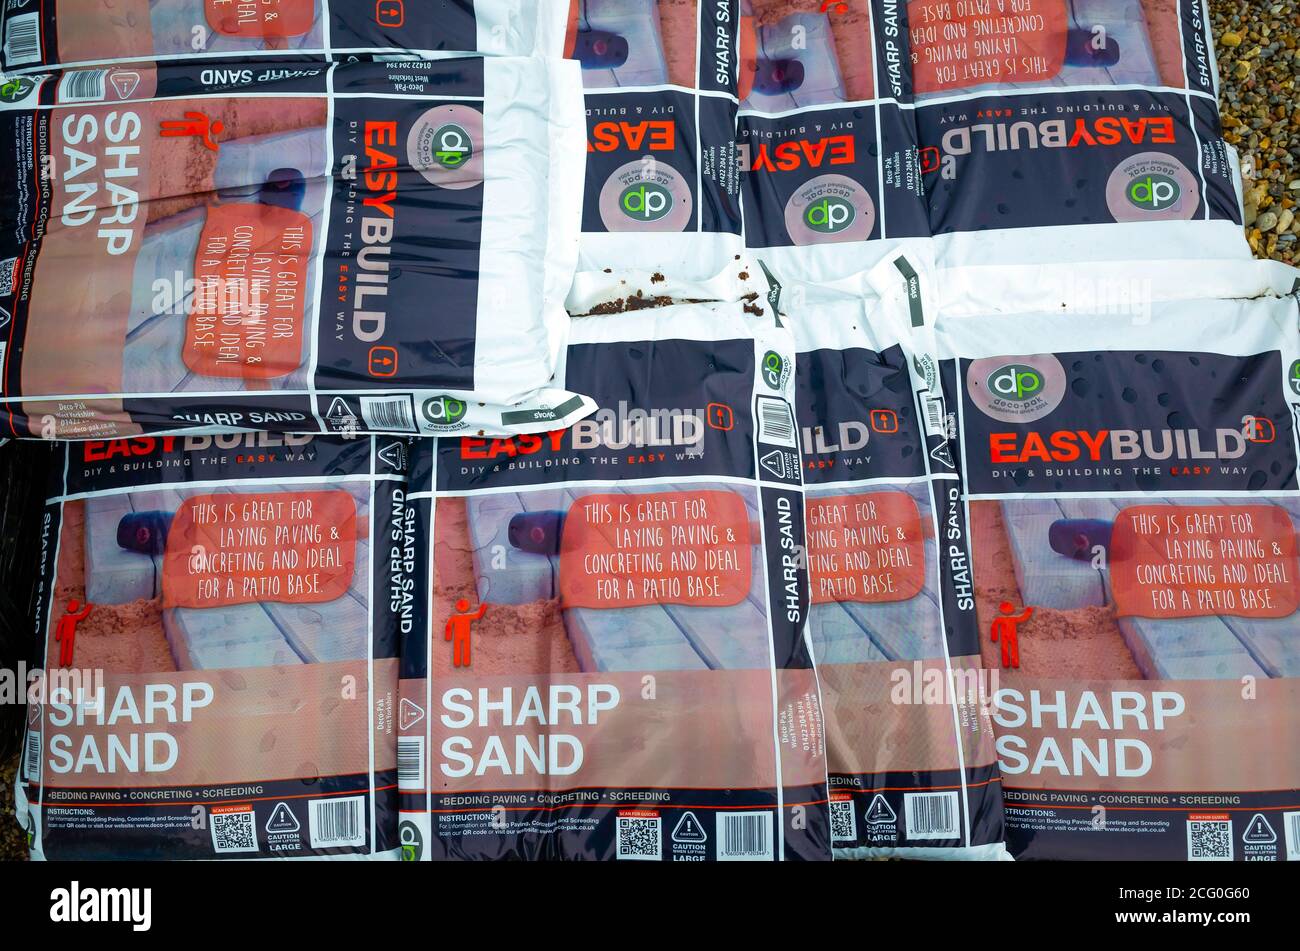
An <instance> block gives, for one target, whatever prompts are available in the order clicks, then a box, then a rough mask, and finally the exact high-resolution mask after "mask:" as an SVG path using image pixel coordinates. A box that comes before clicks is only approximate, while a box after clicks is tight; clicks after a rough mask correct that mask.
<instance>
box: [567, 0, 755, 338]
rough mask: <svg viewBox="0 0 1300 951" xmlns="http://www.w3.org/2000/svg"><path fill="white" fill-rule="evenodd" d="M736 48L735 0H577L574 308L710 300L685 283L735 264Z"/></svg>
mask: <svg viewBox="0 0 1300 951" xmlns="http://www.w3.org/2000/svg"><path fill="white" fill-rule="evenodd" d="M556 2H557V5H558V3H559V2H560V0H556ZM738 48H739V37H738V35H737V17H736V12H735V3H734V2H732V0H571V2H570V23H569V37H568V54H567V55H569V56H570V57H571V58H573V59H575V60H577V62H578V63H579V64H580V65H581V67H582V80H583V85H584V86H585V88H586V105H587V143H586V154H587V187H586V195H585V198H584V201H583V210H582V232H583V235H582V253H581V257H580V259H579V264H578V270H579V276H580V283H579V284H578V285H577V286H576V287H575V290H574V294H573V295H572V296H571V297H570V301H569V309H570V310H571V311H573V312H574V313H585V312H588V311H590V310H592V309H593V308H594V307H596V306H598V305H600V304H606V303H610V302H612V301H614V300H616V299H627V298H629V297H633V298H635V297H638V296H639V297H640V298H654V297H669V298H671V299H673V300H682V299H688V298H693V297H694V298H698V297H702V296H703V295H700V294H698V293H693V292H692V291H690V290H689V289H688V285H691V284H693V283H694V282H699V281H708V280H710V279H713V278H714V277H715V276H716V275H718V274H720V273H722V272H723V271H725V270H727V269H728V268H730V267H731V266H732V264H733V262H735V261H736V260H737V255H739V254H740V252H741V250H742V247H743V245H742V242H741V237H740V183H739V179H738V175H737V171H736V168H737V165H736V74H737V65H736V61H737V55H738ZM614 274H617V275H618V277H617V278H614V277H612V275H614Z"/></svg>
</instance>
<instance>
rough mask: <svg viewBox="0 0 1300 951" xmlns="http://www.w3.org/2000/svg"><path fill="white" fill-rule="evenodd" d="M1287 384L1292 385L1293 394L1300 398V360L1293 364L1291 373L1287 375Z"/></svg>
mask: <svg viewBox="0 0 1300 951" xmlns="http://www.w3.org/2000/svg"><path fill="white" fill-rule="evenodd" d="M1287 382H1288V383H1290V384H1291V392H1292V393H1294V394H1295V395H1296V396H1300V360H1297V361H1296V362H1295V363H1293V364H1291V372H1290V373H1289V374H1288V375H1287Z"/></svg>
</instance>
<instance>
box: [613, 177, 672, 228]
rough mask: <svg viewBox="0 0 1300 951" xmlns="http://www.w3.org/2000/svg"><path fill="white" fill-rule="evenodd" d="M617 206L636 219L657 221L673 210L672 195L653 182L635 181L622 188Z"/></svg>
mask: <svg viewBox="0 0 1300 951" xmlns="http://www.w3.org/2000/svg"><path fill="white" fill-rule="evenodd" d="M618 202H619V207H620V208H622V209H623V213H624V214H625V215H627V216H628V217H629V218H634V219H636V220H637V221H659V220H660V219H661V218H664V217H665V216H667V214H668V213H669V212H670V211H672V210H673V195H672V192H670V191H669V190H668V189H667V188H664V187H663V186H662V185H659V184H657V183H655V182H637V183H636V184H635V185H631V186H629V187H627V188H625V189H623V194H621V195H620V196H619V199H618Z"/></svg>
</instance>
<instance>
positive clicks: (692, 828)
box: [673, 812, 708, 842]
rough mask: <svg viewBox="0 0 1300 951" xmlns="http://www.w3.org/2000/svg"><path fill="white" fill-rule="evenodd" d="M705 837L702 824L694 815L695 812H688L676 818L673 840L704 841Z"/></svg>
mask: <svg viewBox="0 0 1300 951" xmlns="http://www.w3.org/2000/svg"><path fill="white" fill-rule="evenodd" d="M707 839H708V836H707V835H705V833H704V826H702V825H700V820H699V819H697V818H696V817H695V813H693V812H688V813H686V814H685V815H683V816H682V817H681V818H680V819H678V820H677V825H676V827H675V828H674V829H673V841H674V842H704V841H706V840H707Z"/></svg>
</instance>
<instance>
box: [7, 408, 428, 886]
mask: <svg viewBox="0 0 1300 951" xmlns="http://www.w3.org/2000/svg"><path fill="white" fill-rule="evenodd" d="M409 446H410V441H409V440H406V439H401V438H396V437H382V438H378V437H363V438H357V439H351V440H345V439H341V438H339V437H332V436H310V435H307V436H280V435H275V434H269V433H258V434H253V433H249V434H235V435H229V436H176V437H172V436H164V437H149V436H143V437H137V438H134V439H129V440H117V441H111V442H98V441H86V442H79V443H64V444H61V445H60V446H59V447H57V449H56V450H54V451H55V452H56V453H57V456H58V462H57V464H56V465H55V466H52V467H51V468H52V471H53V472H54V473H55V477H54V483H55V484H54V485H53V486H52V491H51V494H50V497H49V500H48V501H47V502H46V505H45V525H46V527H45V530H44V533H43V536H42V546H41V549H40V555H39V557H40V566H41V577H42V588H41V590H42V592H43V593H42V600H41V603H40V607H39V611H38V614H37V617H36V619H35V623H34V624H33V625H32V629H33V630H34V631H35V632H37V633H36V638H35V643H34V644H33V654H32V656H31V658H30V661H31V663H32V665H33V667H34V668H35V669H37V670H38V671H39V672H40V673H39V676H37V677H36V678H34V679H33V680H32V683H31V686H30V687H29V691H28V701H29V702H28V723H27V731H26V742H25V745H24V757H23V761H22V765H21V768H20V771H19V773H18V776H17V814H18V819H19V821H20V823H22V825H23V827H24V828H25V829H26V830H27V832H28V835H29V840H30V842H31V849H32V857H33V858H50V859H118V860H122V859H211V858H222V859H225V858H234V859H254V858H302V857H308V856H317V857H320V856H329V857H338V858H363V857H388V858H392V857H395V856H396V851H395V850H396V846H397V840H396V835H397V813H396V806H397V801H396V788H395V782H396V767H397V743H396V740H397V736H396V724H395V722H394V716H395V705H396V702H397V679H398V661H397V649H398V635H399V628H400V625H401V623H402V618H401V613H400V599H398V598H395V597H394V592H400V591H401V590H403V589H404V587H406V586H407V585H408V584H409V583H410V581H411V574H410V571H411V568H412V562H411V561H410V560H409V559H405V558H402V557H400V556H396V555H392V554H390V549H391V548H393V547H394V543H390V542H389V541H388V539H389V538H390V537H391V538H400V537H401V533H402V530H403V526H404V525H405V524H406V523H407V519H408V516H407V507H406V503H405V486H406V466H407V463H408V461H409Z"/></svg>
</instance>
